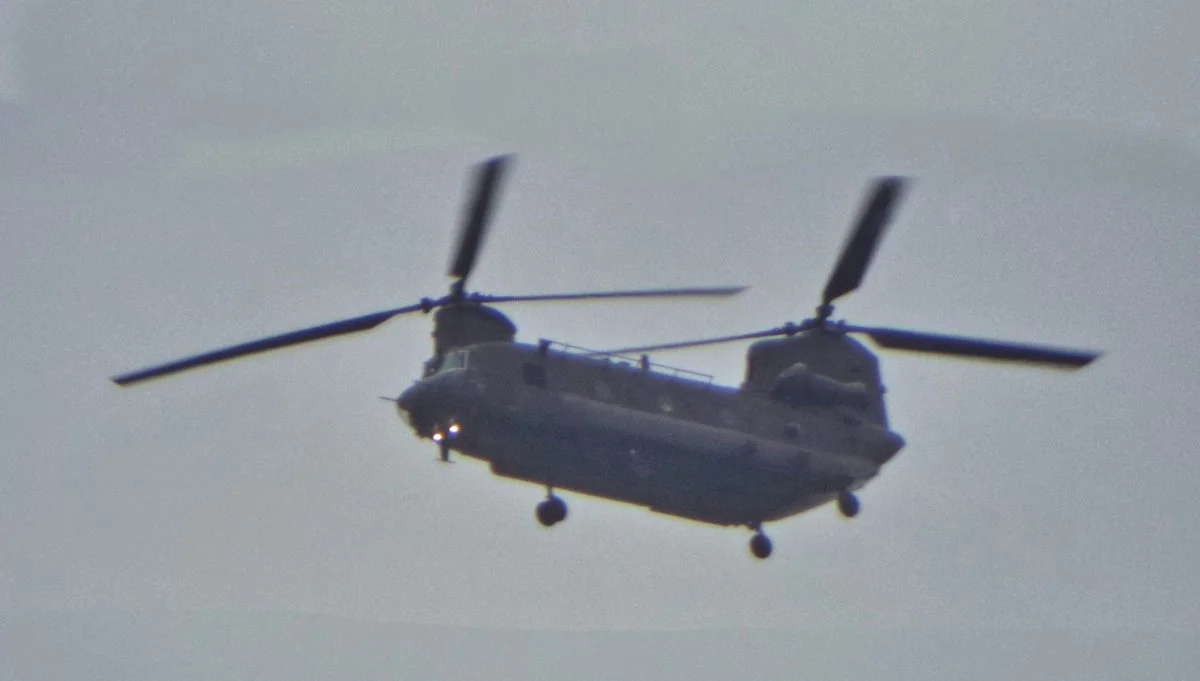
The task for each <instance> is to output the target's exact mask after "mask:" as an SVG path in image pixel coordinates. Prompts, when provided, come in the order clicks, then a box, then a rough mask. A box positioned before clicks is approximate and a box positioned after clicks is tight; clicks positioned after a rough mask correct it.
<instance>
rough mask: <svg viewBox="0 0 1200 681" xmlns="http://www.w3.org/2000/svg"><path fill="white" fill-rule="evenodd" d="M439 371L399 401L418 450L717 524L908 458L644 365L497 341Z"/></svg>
mask: <svg viewBox="0 0 1200 681" xmlns="http://www.w3.org/2000/svg"><path fill="white" fill-rule="evenodd" d="M440 364H441V366H440V367H439V369H438V370H437V371H436V372H435V373H433V374H432V375H430V376H427V377H425V378H423V379H422V380H420V381H418V382H416V383H415V384H414V385H413V386H412V387H411V388H409V389H408V390H407V391H405V392H404V393H403V394H402V395H401V396H400V397H399V398H398V400H397V404H398V406H399V408H400V410H401V412H402V414H403V415H404V416H405V418H406V419H407V421H408V422H409V424H410V425H411V426H412V428H413V430H414V431H415V432H416V434H417V435H418V436H419V437H422V438H430V439H434V440H436V441H438V443H439V445H440V446H442V447H443V448H445V450H446V451H454V452H458V453H460V454H463V455H465V456H468V457H472V458H476V459H481V460H483V461H486V462H488V463H489V464H490V466H491V470H492V472H493V473H495V474H496V475H500V476H504V477H510V478H515V479H519V480H524V481H528V482H532V483H536V484H539V485H544V486H546V487H548V488H554V489H565V490H571V491H575V492H579V493H583V494H588V495H593V496H597V497H602V498H606V499H612V500H616V501H621V502H625V503H630V504H636V505H639V506H644V507H647V508H649V509H651V510H654V511H658V512H661V513H666V514H669V515H674V516H678V517H682V518H687V519H691V520H695V521H700V522H705V523H712V524H716V525H748V526H757V525H758V524H759V523H762V522H766V521H771V520H778V519H780V518H785V517H788V516H791V515H794V514H797V513H800V512H803V511H805V510H808V509H810V508H813V507H815V506H818V505H821V504H823V503H825V502H827V501H830V500H832V499H834V498H836V497H837V496H838V494H839V493H841V492H843V491H850V490H854V489H857V488H859V487H861V486H862V485H863V484H864V483H866V482H867V481H868V480H870V479H871V478H873V477H875V476H876V475H877V474H878V472H879V470H880V466H881V465H882V464H883V463H885V462H886V461H887V460H889V459H890V458H891V457H892V456H894V455H895V454H896V452H898V451H899V450H900V448H901V447H903V445H904V441H903V439H901V438H900V436H899V435H897V434H895V433H893V432H891V431H890V430H888V429H887V428H886V427H883V426H882V425H880V424H878V423H874V422H872V421H871V419H870V418H868V416H867V414H865V413H862V412H861V411H859V410H856V409H854V408H849V407H846V406H842V405H826V406H804V405H797V404H795V403H792V404H788V403H783V402H780V401H778V400H773V399H770V398H768V397H764V396H757V395H750V394H746V393H745V392H743V391H741V390H739V389H736V388H731V387H725V386H719V385H715V384H713V383H712V381H711V379H710V378H707V377H704V376H702V375H699V374H692V373H691V372H685V371H683V370H678V369H672V368H670V367H663V366H660V365H653V364H650V363H649V362H648V361H647V360H645V359H644V358H643V360H642V361H638V360H632V361H631V360H627V359H625V358H618V357H613V356H606V355H601V354H596V353H589V352H586V351H581V350H579V349H577V348H571V347H570V346H565V345H561V344H552V343H547V342H542V343H541V344H539V345H536V346H534V345H528V344H523V343H512V342H492V343H482V344H477V345H471V346H466V347H461V348H458V349H456V350H454V351H452V352H450V353H448V354H447V355H446V356H445V357H444V358H443V361H442V362H441V363H440Z"/></svg>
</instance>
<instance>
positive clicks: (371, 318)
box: [112, 301, 443, 385]
mask: <svg viewBox="0 0 1200 681" xmlns="http://www.w3.org/2000/svg"><path fill="white" fill-rule="evenodd" d="M441 302H443V301H431V302H428V303H418V304H416V305H409V306H407V307H398V308H396V309H394V310H384V311H382V312H374V313H371V314H367V315H363V316H361V317H354V318H352V319H343V320H342V321H338V322H331V323H329V324H322V325H320V326H313V327H309V328H307V329H300V330H299V331H290V332H288V333H284V334H280V335H278V336H271V337H269V338H262V339H259V340H254V341H250V342H248V343H241V344H239V345H233V346H230V347H227V348H222V349H220V350H213V351H212V352H206V353H204V354H202V355H195V356H193V357H185V358H183V359H179V360H175V361H173V362H168V363H166V364H160V365H158V366H154V367H150V368H148V369H142V370H139V371H134V372H130V373H127V374H122V375H120V376H116V377H114V378H113V379H112V380H113V382H114V383H116V384H117V385H132V384H134V383H140V382H142V381H147V380H150V379H152V378H158V377H160V376H166V375H168V374H174V373H178V372H180V371H186V370H188V369H195V368H197V367H202V366H207V365H209V364H216V363H217V362H224V361H227V360H231V359H235V358H238V357H244V356H246V355H253V354H256V353H259V352H266V351H268V350H275V349H278V348H284V347H288V346H290V345H299V344H300V343H308V342H311V341H315V340H321V339H323V338H330V337H333V336H340V335H343V334H348V333H357V332H359V331H367V330H368V329H373V328H375V327H376V326H379V325H380V324H382V323H384V322H386V321H387V320H389V319H391V318H392V317H395V316H397V315H402V314H405V313H408V312H416V311H418V310H426V309H430V308H431V307H436V306H437V305H439V304H440V303H441Z"/></svg>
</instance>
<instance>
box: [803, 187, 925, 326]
mask: <svg viewBox="0 0 1200 681" xmlns="http://www.w3.org/2000/svg"><path fill="white" fill-rule="evenodd" d="M905 183H906V180H905V178H902V177H883V178H879V179H878V180H876V181H875V183H874V185H873V187H872V189H871V193H870V196H869V198H868V200H867V203H866V204H865V206H864V208H863V211H862V213H861V214H860V215H859V217H858V223H857V224H856V225H855V227H854V230H853V231H852V232H851V233H850V238H849V239H847V240H846V245H845V246H844V247H843V248H842V255H841V257H840V258H838V262H837V266H836V267H834V269H833V273H832V274H830V275H829V281H828V282H827V283H826V284H825V291H824V294H823V296H822V300H821V302H822V303H824V304H825V305H828V304H829V303H831V302H833V301H834V300H836V299H838V298H840V297H842V296H844V295H846V294H847V293H850V292H851V291H853V290H854V289H856V288H858V286H859V284H861V283H862V279H863V275H864V274H865V273H866V271H867V266H868V265H870V264H871V257H872V256H873V255H874V254H875V248H876V246H878V245H879V239H880V237H881V236H883V231H884V229H885V228H886V227H887V224H888V222H889V221H890V220H891V217H892V208H893V206H895V205H896V202H897V201H898V200H899V199H900V197H901V195H902V194H903V192H904V186H905Z"/></svg>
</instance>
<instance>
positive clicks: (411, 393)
mask: <svg viewBox="0 0 1200 681" xmlns="http://www.w3.org/2000/svg"><path fill="white" fill-rule="evenodd" d="M430 392H431V390H430V386H429V385H428V384H427V383H425V382H424V381H417V382H415V383H413V384H412V385H411V386H409V388H408V389H407V390H405V391H404V392H402V393H400V396H399V397H397V398H396V406H397V407H398V408H399V409H400V411H403V412H407V413H409V414H411V413H413V410H414V409H416V408H417V406H418V405H420V404H421V403H422V402H425V401H427V398H428V397H429V393H430Z"/></svg>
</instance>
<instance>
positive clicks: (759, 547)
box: [750, 530, 771, 560]
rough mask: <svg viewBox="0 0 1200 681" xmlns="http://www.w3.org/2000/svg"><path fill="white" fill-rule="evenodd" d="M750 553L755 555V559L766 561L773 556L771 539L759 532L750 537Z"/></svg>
mask: <svg viewBox="0 0 1200 681" xmlns="http://www.w3.org/2000/svg"><path fill="white" fill-rule="evenodd" d="M750 553H752V554H754V557H755V558H758V559H759V560H765V559H766V558H767V557H769V556H770V555H771V539H770V538H769V537H767V535H765V534H763V533H762V530H759V531H757V532H755V533H754V536H753V537H750Z"/></svg>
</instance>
